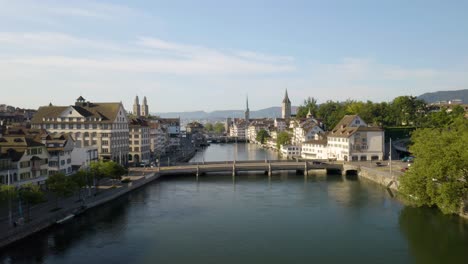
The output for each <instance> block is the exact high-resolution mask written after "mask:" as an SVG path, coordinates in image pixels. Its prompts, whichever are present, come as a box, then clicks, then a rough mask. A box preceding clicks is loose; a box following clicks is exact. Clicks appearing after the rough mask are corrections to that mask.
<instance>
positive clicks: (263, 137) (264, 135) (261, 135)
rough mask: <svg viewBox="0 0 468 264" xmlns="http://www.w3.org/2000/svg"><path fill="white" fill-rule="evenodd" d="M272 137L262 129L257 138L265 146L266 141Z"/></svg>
mask: <svg viewBox="0 0 468 264" xmlns="http://www.w3.org/2000/svg"><path fill="white" fill-rule="evenodd" d="M269 137H270V135H269V134H268V132H267V131H266V130H265V129H260V131H258V133H257V137H256V138H255V139H256V140H257V141H258V142H260V143H261V144H265V142H266V140H267V139H268V138H269Z"/></svg>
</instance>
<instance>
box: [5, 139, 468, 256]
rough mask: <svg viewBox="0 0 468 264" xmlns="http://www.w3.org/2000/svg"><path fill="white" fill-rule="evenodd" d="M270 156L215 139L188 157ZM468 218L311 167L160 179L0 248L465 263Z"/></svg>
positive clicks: (39, 252) (42, 252)
mask: <svg viewBox="0 0 468 264" xmlns="http://www.w3.org/2000/svg"><path fill="white" fill-rule="evenodd" d="M265 158H267V159H277V158H278V157H277V155H276V153H274V152H270V151H266V150H263V149H260V148H258V147H257V146H255V145H248V144H237V145H235V144H224V145H215V144H213V145H212V146H210V147H209V148H208V149H206V150H205V151H204V152H200V153H197V155H196V156H195V157H194V158H193V161H203V160H205V161H220V160H226V159H229V160H232V159H236V160H247V159H258V160H263V159H265ZM467 261H468V224H467V222H466V221H463V220H461V219H460V218H458V217H452V216H445V215H443V214H441V213H439V212H438V211H437V210H433V209H428V208H412V207H406V206H404V205H403V204H401V203H400V202H399V201H398V200H396V199H395V198H392V194H391V193H389V192H388V191H387V190H386V189H384V188H382V187H380V186H379V185H377V184H373V183H369V182H366V181H359V180H358V179H356V178H346V177H342V176H338V175H326V174H325V173H321V172H317V173H314V174H312V175H310V176H309V177H307V178H304V176H302V175H296V174H295V173H294V172H291V173H275V174H274V175H273V176H272V177H271V179H268V177H267V176H265V175H263V174H254V173H252V174H251V173H245V174H240V175H239V176H237V177H236V178H235V181H233V179H232V177H231V175H228V174H226V175H220V174H208V175H204V176H201V177H200V178H199V181H198V182H197V181H196V177H195V176H194V175H184V176H177V177H169V176H168V177H165V178H162V179H160V180H158V181H156V182H153V183H151V184H149V185H148V186H145V187H143V188H141V189H139V190H136V191H135V192H133V193H131V194H129V195H127V196H125V197H122V198H120V199H118V200H116V201H113V202H111V203H109V204H107V205H105V206H102V207H100V208H97V209H94V210H90V211H89V212H86V213H85V214H84V215H82V216H80V217H77V218H76V219H74V221H72V222H70V223H68V224H65V225H63V226H59V227H54V228H51V229H49V230H46V231H44V232H41V233H39V234H36V235H34V236H32V237H30V238H27V239H25V240H23V241H20V242H19V243H17V244H15V245H13V246H11V247H9V248H7V249H6V250H4V251H2V252H0V263H10V262H11V263H88V264H89V263H392V264H395V263H467Z"/></svg>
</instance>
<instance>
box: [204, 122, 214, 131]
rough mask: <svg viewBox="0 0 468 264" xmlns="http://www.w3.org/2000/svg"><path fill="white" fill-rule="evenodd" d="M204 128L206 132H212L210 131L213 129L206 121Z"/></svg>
mask: <svg viewBox="0 0 468 264" xmlns="http://www.w3.org/2000/svg"><path fill="white" fill-rule="evenodd" d="M205 130H206V131H207V132H212V131H213V130H214V127H213V124H211V123H207V124H206V125H205Z"/></svg>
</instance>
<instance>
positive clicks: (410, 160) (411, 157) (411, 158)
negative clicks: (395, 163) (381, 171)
mask: <svg viewBox="0 0 468 264" xmlns="http://www.w3.org/2000/svg"><path fill="white" fill-rule="evenodd" d="M401 161H403V162H413V161H414V157H413V156H406V157H404V158H402V159H401Z"/></svg>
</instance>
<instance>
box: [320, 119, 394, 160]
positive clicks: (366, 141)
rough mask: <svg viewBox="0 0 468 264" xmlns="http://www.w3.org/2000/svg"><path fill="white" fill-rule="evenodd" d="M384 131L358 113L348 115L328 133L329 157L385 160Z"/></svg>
mask: <svg viewBox="0 0 468 264" xmlns="http://www.w3.org/2000/svg"><path fill="white" fill-rule="evenodd" d="M384 140H385V137H384V131H383V129H381V128H379V127H370V126H368V125H367V124H366V123H365V122H364V121H363V120H362V119H361V118H360V117H359V116H357V115H346V116H345V117H343V119H342V120H341V121H340V122H339V123H338V124H337V125H336V126H335V128H333V130H332V131H330V133H329V134H328V139H327V152H328V158H333V159H337V160H344V161H349V160H352V161H358V160H360V161H365V160H383V156H384Z"/></svg>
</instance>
